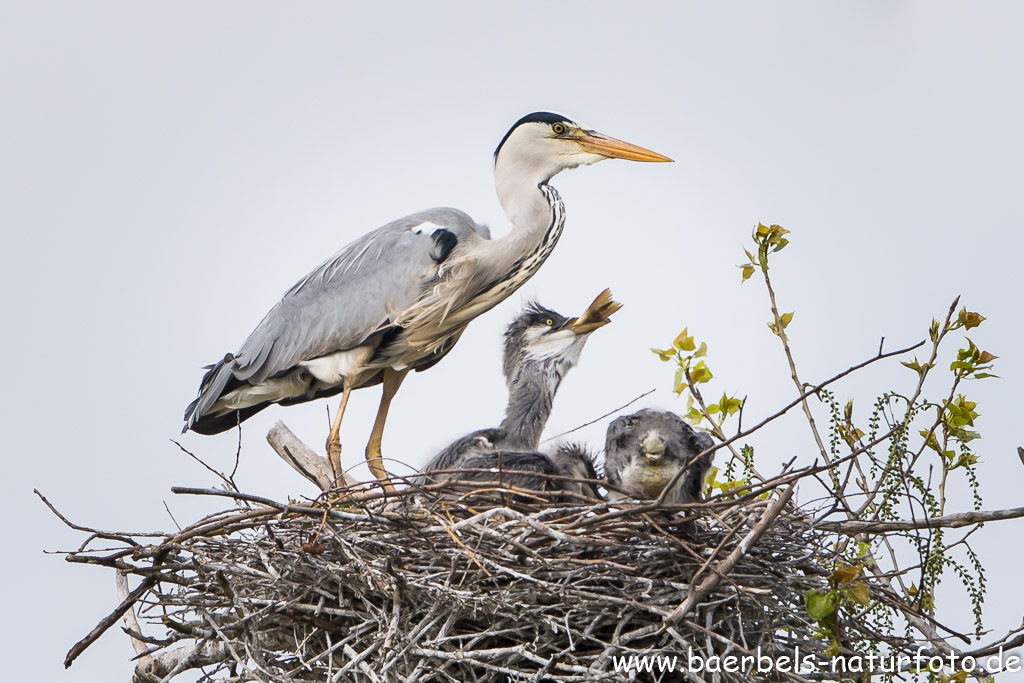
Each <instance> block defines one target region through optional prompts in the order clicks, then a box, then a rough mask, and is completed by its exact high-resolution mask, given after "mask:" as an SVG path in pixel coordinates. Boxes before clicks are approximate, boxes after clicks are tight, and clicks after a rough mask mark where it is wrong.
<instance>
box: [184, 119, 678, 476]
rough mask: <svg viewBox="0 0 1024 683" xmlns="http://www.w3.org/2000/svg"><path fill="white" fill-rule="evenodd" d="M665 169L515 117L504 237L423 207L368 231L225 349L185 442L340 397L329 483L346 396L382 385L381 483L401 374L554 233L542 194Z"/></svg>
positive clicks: (578, 129)
mask: <svg viewBox="0 0 1024 683" xmlns="http://www.w3.org/2000/svg"><path fill="white" fill-rule="evenodd" d="M611 158H614V159H627V160H632V161H648V162H664V161H671V159H669V158H667V157H664V156H662V155H660V154H657V153H655V152H652V151H650V150H647V149H644V148H642V147H638V146H636V145H632V144H629V143H627V142H623V141H621V140H616V139H614V138H610V137H607V136H605V135H602V134H600V133H597V132H595V131H592V130H588V129H587V128H585V127H584V126H582V125H580V124H578V123H576V122H574V121H572V120H570V119H568V118H566V117H564V116H561V115H559V114H552V113H549V112H538V113H534V114H529V115H527V116H524V117H523V118H521V119H520V120H519V121H517V122H516V123H515V125H513V126H512V128H510V129H509V131H508V133H506V135H505V137H504V138H503V139H502V140H501V143H500V144H499V145H498V148H497V149H496V150H495V152H494V177H495V186H496V189H497V194H498V200H499V202H500V203H501V206H502V208H503V209H504V211H505V215H506V216H507V217H508V219H509V221H510V222H511V224H512V229H511V231H510V232H509V233H508V234H507V235H505V236H503V237H500V238H497V239H491V238H490V232H489V231H488V229H487V228H486V227H484V226H482V225H479V224H477V223H475V222H474V221H473V220H472V219H471V218H470V217H469V216H467V215H466V214H465V213H463V212H461V211H458V210H456V209H450V208H440V209H431V210H428V211H424V212H421V213H417V214H413V215H411V216H406V217H405V218H400V219H398V220H397V221H394V222H392V223H389V224H387V225H385V226H383V227H381V228H378V229H377V230H374V231H372V232H370V233H368V234H366V235H364V236H363V237H361V238H359V239H357V240H356V241H355V242H353V243H351V244H349V245H348V246H347V247H345V248H344V249H342V250H341V251H340V252H338V253H337V254H335V255H334V256H332V257H331V258H329V259H328V260H327V261H325V262H324V263H322V264H321V265H320V266H319V267H318V268H316V269H315V270H313V271H312V272H311V273H309V274H308V275H306V276H305V277H304V278H302V279H301V280H299V281H298V282H297V283H296V284H295V285H294V286H293V287H292V288H291V289H289V290H288V291H287V292H286V293H285V295H284V297H283V298H282V299H281V301H280V302H278V303H277V305H275V306H274V307H273V308H272V309H271V310H270V312H269V313H267V315H266V316H265V317H264V318H263V320H262V321H261V322H260V323H259V325H257V327H256V329H255V330H253V332H252V333H251V334H250V335H249V337H248V338H247V339H246V340H245V341H244V342H243V343H242V345H241V347H239V349H238V351H236V352H235V353H229V354H227V355H226V356H224V358H223V359H221V360H220V361H218V362H217V363H215V364H214V365H212V366H209V367H208V371H207V373H206V374H205V376H204V377H203V379H202V381H201V383H200V387H199V392H198V396H197V398H196V399H195V401H193V402H192V403H191V404H190V405H189V406H188V408H186V410H185V417H184V419H185V428H184V429H185V430H188V429H191V430H193V431H195V432H198V433H200V434H216V433H219V432H223V431H226V430H228V429H230V428H232V427H234V426H235V425H237V424H239V423H241V422H242V421H244V420H246V419H248V418H249V417H251V416H252V415H254V414H255V413H257V412H259V411H260V410H263V409H264V408H266V407H267V406H268V405H271V404H273V403H279V404H282V405H291V404H296V403H303V402H306V401H311V400H315V399H318V398H323V397H328V396H333V395H336V394H338V393H340V394H341V401H340V404H339V406H338V410H337V412H336V413H335V416H334V421H333V424H332V427H331V431H330V435H329V437H328V456H329V460H330V463H331V466H332V468H333V469H334V472H335V476H338V474H339V473H340V472H341V441H340V437H339V431H340V428H341V421H342V417H343V416H344V414H345V407H346V405H347V404H348V400H349V394H350V393H351V392H352V390H354V389H358V388H361V387H367V386H371V385H375V384H383V392H382V394H381V400H380V404H379V407H378V410H377V417H376V419H375V420H374V424H373V429H372V431H371V434H370V440H369V443H368V444H367V446H366V460H367V464H368V466H369V468H370V471H371V472H372V473H373V475H374V476H375V477H377V478H378V479H384V478H386V477H387V472H386V471H385V470H384V467H383V460H382V457H381V439H382V436H383V433H384V423H385V421H386V419H387V413H388V409H389V407H390V405H391V400H392V398H393V397H394V396H395V393H396V392H397V391H398V389H399V386H400V385H401V383H402V381H403V380H404V378H405V376H406V375H407V374H408V372H409V371H410V370H417V371H422V370H426V369H427V368H429V367H431V366H432V365H434V364H435V363H437V362H438V361H439V360H441V358H443V357H444V356H445V355H446V354H447V353H448V352H449V351H451V349H452V347H453V346H454V345H455V343H456V342H457V341H458V339H459V337H460V335H461V334H462V332H463V331H464V329H465V327H466V325H468V324H469V322H470V321H472V320H473V319H474V318H475V317H476V316H478V315H480V314H481V313H484V312H485V311H488V310H490V309H491V308H493V307H494V306H496V305H497V304H498V303H500V302H501V301H503V300H504V299H506V298H507V297H508V296H509V295H511V294H512V293H513V292H515V291H516V290H517V289H518V288H519V287H521V286H522V285H523V283H524V282H526V281H527V280H528V279H529V278H530V277H531V276H532V275H533V274H534V273H536V272H537V269H539V268H540V266H541V265H542V264H543V263H544V261H545V260H546V259H547V257H548V255H549V254H550V253H551V251H552V249H554V247H555V244H556V243H557V242H558V239H559V237H560V235H561V234H562V229H563V227H564V225H565V211H564V206H563V204H562V200H561V198H560V197H559V195H558V192H557V191H556V190H555V188H554V187H552V186H551V185H550V184H549V181H550V180H551V178H552V177H553V176H554V175H555V174H557V173H559V172H560V171H563V170H565V169H570V168H575V167H577V166H582V165H588V164H593V163H596V162H598V161H602V160H604V159H611Z"/></svg>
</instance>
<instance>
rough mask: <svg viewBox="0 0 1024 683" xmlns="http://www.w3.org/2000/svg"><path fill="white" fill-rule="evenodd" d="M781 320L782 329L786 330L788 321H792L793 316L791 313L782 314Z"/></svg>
mask: <svg viewBox="0 0 1024 683" xmlns="http://www.w3.org/2000/svg"><path fill="white" fill-rule="evenodd" d="M781 319H782V329H786V328H787V327H788V326H789V323H790V321H792V320H793V314H792V313H783V314H782V316H781Z"/></svg>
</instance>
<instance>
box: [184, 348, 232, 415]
mask: <svg viewBox="0 0 1024 683" xmlns="http://www.w3.org/2000/svg"><path fill="white" fill-rule="evenodd" d="M233 362H234V358H232V357H231V356H227V357H225V358H223V359H222V360H220V361H217V363H216V364H214V365H212V366H209V367H210V369H209V370H207V372H206V374H205V375H203V380H202V382H200V383H199V395H198V396H196V399H195V400H194V401H192V402H191V403H189V404H188V407H187V408H185V427H184V428H183V429H182V430H181V431H182V433H184V432H186V431H188V430H190V429H191V430H192V431H195V432H199V433H200V434H216V433H218V432H223V431H227V430H228V429H230V428H231V427H233V426H234V425H235V424H237V422H238V419H237V418H236V417H232V418H231V421H230V423H229V424H227V425H226V426H224V427H223V428H221V429H217V430H216V431H212V432H207V431H204V430H203V429H202V428H201V427H200V425H201V424H202V423H209V422H210V420H209V419H208V418H210V417H213V416H208V415H207V413H208V412H209V410H210V409H211V408H213V405H214V404H215V403H216V402H217V399H219V398H220V397H221V396H223V395H224V393H225V391H227V390H228V389H229V387H228V383H229V382H231V380H232V379H234V374H233V373H232V372H231V364H232V363H233ZM235 381H236V382H237V380H235ZM218 417H223V416H218Z"/></svg>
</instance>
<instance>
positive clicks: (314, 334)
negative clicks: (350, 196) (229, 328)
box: [234, 209, 487, 383]
mask: <svg viewBox="0 0 1024 683" xmlns="http://www.w3.org/2000/svg"><path fill="white" fill-rule="evenodd" d="M486 237H487V232H486V228H481V226H478V225H477V224H476V223H475V222H473V220H472V219H471V218H470V217H469V216H467V215H466V214H465V213H463V212H461V211H458V210H456V209H431V210H429V211H423V212H420V213H416V214H412V215H411V216H406V217H405V218H401V219H399V220H397V221H394V222H392V223H389V224H388V225H385V226H384V227H382V228H378V229H377V230H374V231H373V232H371V233H369V234H367V235H365V236H364V237H362V238H361V239H359V240H356V241H355V242H353V243H352V244H350V245H349V246H347V247H346V248H345V249H343V250H342V251H340V252H339V253H338V254H336V255H335V256H334V257H332V258H331V259H329V260H327V261H326V262H324V263H323V264H322V265H321V266H320V267H319V268H317V269H316V270H314V271H313V272H312V273H310V274H309V275H307V276H306V277H305V278H303V279H302V280H300V281H299V282H298V283H296V284H295V286H293V287H292V288H291V289H290V290H288V292H287V293H286V294H285V296H284V298H283V299H281V301H280V302H279V303H278V304H277V306H275V307H274V308H273V309H272V310H271V311H270V313H268V314H267V316H266V317H265V318H264V319H263V321H262V322H261V323H260V324H259V326H258V327H257V328H256V329H255V330H254V331H253V333H252V334H251V335H250V336H249V338H248V339H247V340H246V341H245V343H244V344H243V345H242V348H241V349H240V350H239V352H238V354H236V356H235V368H234V373H235V376H236V377H238V378H239V379H243V380H248V381H249V382H251V383H257V382H261V381H263V380H264V379H266V378H267V377H272V376H274V375H276V374H277V373H279V372H282V371H284V370H287V369H289V368H291V367H293V366H294V365H295V364H296V363H298V362H300V361H303V360H309V359H311V358H317V357H319V356H323V355H325V354H328V353H333V352H336V351H341V350H345V349H350V348H353V347H355V346H359V345H360V344H362V343H364V342H365V341H366V340H367V339H368V338H370V337H371V336H373V335H374V334H375V333H378V332H380V331H381V329H382V328H383V326H385V325H386V324H387V322H388V321H389V319H390V318H391V316H392V315H393V314H394V313H397V312H399V311H402V310H404V309H405V308H407V307H409V306H410V305H411V304H413V303H414V302H415V301H416V300H417V299H418V298H419V297H420V296H421V294H422V292H423V289H424V287H425V286H426V285H427V283H429V282H430V281H431V280H432V279H433V278H435V277H436V276H437V270H438V268H439V267H440V265H441V263H442V262H443V261H444V260H445V259H447V257H448V255H449V254H450V253H451V251H452V250H453V249H454V248H455V247H456V246H457V243H458V242H460V241H464V240H469V239H481V238H484V239H486ZM453 240H454V241H453Z"/></svg>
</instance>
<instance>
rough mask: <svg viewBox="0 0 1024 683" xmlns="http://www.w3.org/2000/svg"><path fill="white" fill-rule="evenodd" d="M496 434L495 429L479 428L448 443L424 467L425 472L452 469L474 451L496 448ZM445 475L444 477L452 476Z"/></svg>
mask: <svg viewBox="0 0 1024 683" xmlns="http://www.w3.org/2000/svg"><path fill="white" fill-rule="evenodd" d="M495 440H496V435H495V432H494V430H493V429H478V430H477V431H475V432H471V433H469V434H466V435H465V436H463V437H460V438H458V439H456V440H455V441H453V442H452V443H450V444H448V445H447V446H445V447H444V449H442V450H441V452H440V453H438V454H437V455H435V456H434V457H433V458H431V459H430V461H429V462H428V463H427V464H426V465H425V466H424V467H423V473H424V474H429V473H430V472H436V471H439V470H451V469H455V468H457V467H461V466H463V465H461V463H462V461H463V460H465V458H466V457H467V456H468V455H469V454H470V453H473V452H476V451H482V450H491V449H492V448H494V441H495ZM450 477H451V475H448V474H446V475H443V476H442V478H450Z"/></svg>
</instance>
